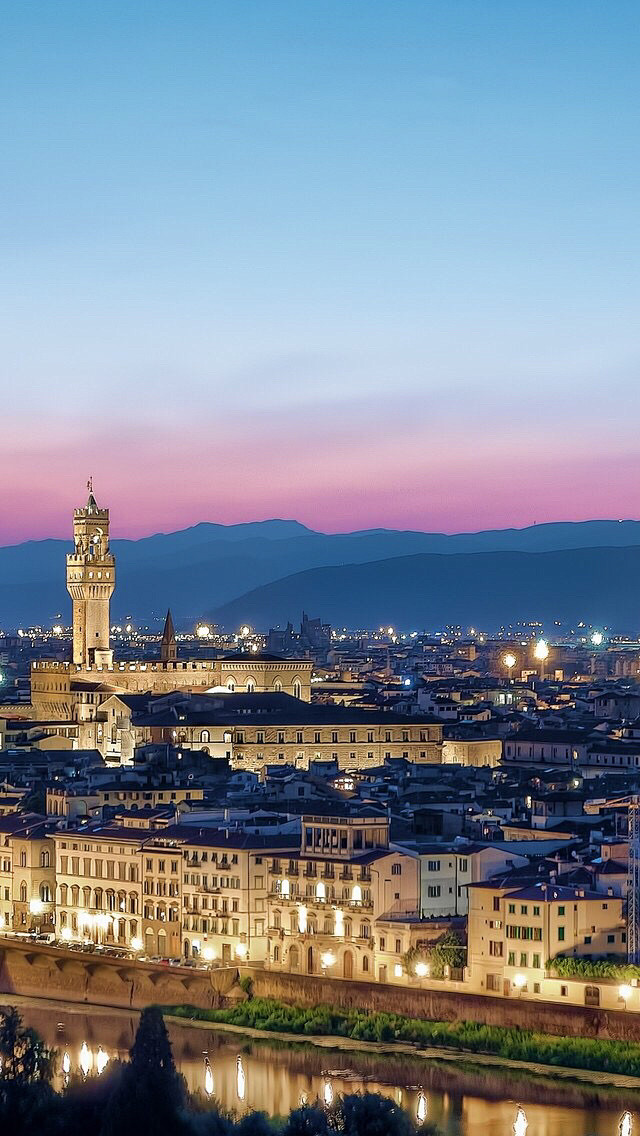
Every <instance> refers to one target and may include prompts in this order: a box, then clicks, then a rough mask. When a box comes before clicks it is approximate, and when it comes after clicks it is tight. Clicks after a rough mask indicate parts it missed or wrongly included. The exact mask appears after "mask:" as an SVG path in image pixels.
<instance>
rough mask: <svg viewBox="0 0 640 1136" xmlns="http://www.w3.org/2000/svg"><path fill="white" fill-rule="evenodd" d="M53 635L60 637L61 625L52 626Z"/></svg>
mask: <svg viewBox="0 0 640 1136" xmlns="http://www.w3.org/2000/svg"><path fill="white" fill-rule="evenodd" d="M53 634H54V635H62V624H61V623H55V624H54V625H53Z"/></svg>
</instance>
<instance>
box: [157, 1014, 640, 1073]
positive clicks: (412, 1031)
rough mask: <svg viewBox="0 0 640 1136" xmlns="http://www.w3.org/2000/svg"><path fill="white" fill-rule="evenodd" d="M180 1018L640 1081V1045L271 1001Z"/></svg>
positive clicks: (180, 1016)
mask: <svg viewBox="0 0 640 1136" xmlns="http://www.w3.org/2000/svg"><path fill="white" fill-rule="evenodd" d="M162 1011H163V1013H165V1014H171V1015H173V1016H175V1017H178V1018H186V1019H190V1020H199V1021H207V1022H212V1023H216V1022H220V1023H226V1024H228V1025H234V1026H239V1027H243V1026H244V1027H248V1028H250V1029H257V1030H264V1031H265V1032H267V1033H270V1032H276V1033H291V1034H299V1035H301V1036H303V1037H304V1036H307V1037H310V1036H316V1037H317V1036H333V1037H347V1038H352V1039H353V1040H354V1041H382V1042H394V1041H400V1042H410V1043H412V1044H415V1045H419V1046H423V1047H427V1046H435V1047H437V1046H441V1047H448V1048H452V1049H461V1050H464V1051H466V1052H468V1053H487V1054H491V1055H493V1056H497V1057H504V1058H507V1059H509V1060H514V1061H529V1062H533V1063H539V1064H541V1065H550V1066H554V1065H555V1066H558V1067H564V1068H570V1069H593V1070H597V1071H599V1072H603V1073H616V1074H622V1075H625V1076H630V1077H640V1044H639V1043H635V1042H626V1041H608V1040H601V1039H598V1040H595V1039H592V1038H583V1037H552V1036H551V1035H549V1034H542V1033H534V1031H533V1030H521V1029H503V1028H501V1027H499V1026H485V1025H481V1024H479V1023H477V1022H433V1021H423V1020H422V1019H420V1018H404V1017H400V1016H398V1015H396V1014H379V1013H373V1014H369V1013H365V1012H362V1011H358V1010H338V1009H335V1008H332V1007H331V1006H314V1007H311V1008H305V1009H303V1008H301V1007H297V1006H288V1005H285V1003H284V1002H277V1001H275V1000H271V999H267V998H249V999H248V1000H247V1001H246V1002H241V1003H239V1004H238V1005H236V1006H231V1007H229V1008H227V1009H221V1010H201V1009H197V1008H196V1007H195V1006H173V1007H168V1006H163V1007H162Z"/></svg>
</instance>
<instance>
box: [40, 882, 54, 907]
mask: <svg viewBox="0 0 640 1136" xmlns="http://www.w3.org/2000/svg"><path fill="white" fill-rule="evenodd" d="M40 899H41V900H42V902H43V903H51V888H50V887H49V884H40Z"/></svg>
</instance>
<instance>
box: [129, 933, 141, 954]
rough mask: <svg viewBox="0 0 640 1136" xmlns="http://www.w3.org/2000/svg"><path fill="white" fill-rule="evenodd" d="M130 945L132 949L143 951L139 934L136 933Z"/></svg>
mask: <svg viewBox="0 0 640 1136" xmlns="http://www.w3.org/2000/svg"><path fill="white" fill-rule="evenodd" d="M130 946H131V950H132V951H141V950H142V939H140V938H139V937H138V936H137V935H134V936H133V938H132V940H131V943H130Z"/></svg>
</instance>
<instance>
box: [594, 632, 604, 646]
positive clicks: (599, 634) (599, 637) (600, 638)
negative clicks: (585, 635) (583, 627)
mask: <svg viewBox="0 0 640 1136" xmlns="http://www.w3.org/2000/svg"><path fill="white" fill-rule="evenodd" d="M603 639H604V635H603V634H602V632H601V631H594V632H593V635H592V636H591V642H592V643H593V645H594V647H599V646H600V645H601V643H602V641H603Z"/></svg>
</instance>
